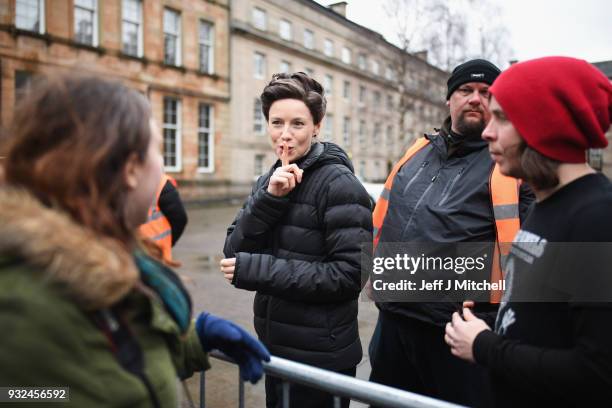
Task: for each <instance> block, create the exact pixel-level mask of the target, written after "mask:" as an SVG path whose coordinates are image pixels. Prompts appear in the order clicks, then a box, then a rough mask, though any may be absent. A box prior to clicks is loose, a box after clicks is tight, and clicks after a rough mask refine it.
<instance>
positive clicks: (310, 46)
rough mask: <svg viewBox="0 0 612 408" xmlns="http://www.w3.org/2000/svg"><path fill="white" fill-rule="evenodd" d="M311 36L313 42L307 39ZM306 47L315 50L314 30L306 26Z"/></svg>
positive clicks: (304, 43)
mask: <svg viewBox="0 0 612 408" xmlns="http://www.w3.org/2000/svg"><path fill="white" fill-rule="evenodd" d="M306 33H309V35H308V36H307V35H306ZM307 38H310V40H311V42H309V41H307V40H306V39H307ZM303 45H304V48H306V49H308V50H314V49H315V33H314V31H312V30H311V29H309V28H305V29H304V42H303Z"/></svg>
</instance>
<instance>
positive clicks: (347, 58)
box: [342, 47, 351, 64]
mask: <svg viewBox="0 0 612 408" xmlns="http://www.w3.org/2000/svg"><path fill="white" fill-rule="evenodd" d="M342 62H344V63H345V64H350V63H351V50H349V49H348V48H346V47H344V48H342Z"/></svg>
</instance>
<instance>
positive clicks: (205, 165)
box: [198, 103, 215, 173]
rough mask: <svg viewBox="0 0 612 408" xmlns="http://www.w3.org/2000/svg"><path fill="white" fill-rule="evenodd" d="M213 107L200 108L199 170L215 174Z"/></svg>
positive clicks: (203, 106) (204, 106)
mask: <svg viewBox="0 0 612 408" xmlns="http://www.w3.org/2000/svg"><path fill="white" fill-rule="evenodd" d="M213 114H214V111H213V107H212V106H210V105H206V104H204V103H201V104H200V105H199V107H198V170H200V171H202V172H207V173H208V172H213V171H214V170H215V161H214V157H215V156H214V149H215V141H214V137H213V135H214V131H213V116H214V115H213Z"/></svg>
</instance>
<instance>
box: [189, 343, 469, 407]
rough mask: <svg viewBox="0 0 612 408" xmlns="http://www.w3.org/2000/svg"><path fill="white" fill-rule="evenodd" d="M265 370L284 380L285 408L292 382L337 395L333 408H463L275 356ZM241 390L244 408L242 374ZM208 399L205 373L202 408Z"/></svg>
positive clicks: (216, 354) (240, 402)
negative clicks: (350, 406) (359, 405)
mask: <svg viewBox="0 0 612 408" xmlns="http://www.w3.org/2000/svg"><path fill="white" fill-rule="evenodd" d="M210 357H214V358H218V359H220V360H224V361H228V362H230V363H234V361H233V360H232V359H231V358H229V357H227V356H226V355H225V354H223V353H220V352H218V351H213V352H212V353H210ZM234 364H235V363H234ZM264 371H265V373H266V375H270V376H273V377H278V378H280V379H282V380H283V383H282V384H283V401H282V406H283V408H290V406H289V393H290V386H289V385H290V383H298V384H302V385H306V386H309V387H312V388H316V389H319V390H323V391H327V392H329V393H330V394H332V395H334V408H340V398H341V397H345V398H350V399H351V400H355V401H360V402H363V403H366V404H371V405H376V406H380V407H389V408H462V406H461V405H456V404H451V403H449V402H445V401H441V400H437V399H434V398H430V397H425V396H423V395H419V394H415V393H412V392H407V391H402V390H398V389H397V388H392V387H387V386H386V385H381V384H376V383H371V382H368V381H364V380H360V379H357V378H354V377H349V376H347V375H342V374H338V373H334V372H332V371H328V370H323V369H321V368H317V367H313V366H309V365H306V364H301V363H296V362H295V361H291V360H286V359H284V358H280V357H274V356H272V358H271V359H270V362H269V363H264ZM238 387H239V388H238V406H239V408H244V382H243V381H242V379H241V378H240V374H238ZM205 399H206V377H205V374H204V372H202V374H201V376H200V408H205V404H206V403H205Z"/></svg>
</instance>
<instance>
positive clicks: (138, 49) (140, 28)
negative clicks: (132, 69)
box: [121, 0, 144, 58]
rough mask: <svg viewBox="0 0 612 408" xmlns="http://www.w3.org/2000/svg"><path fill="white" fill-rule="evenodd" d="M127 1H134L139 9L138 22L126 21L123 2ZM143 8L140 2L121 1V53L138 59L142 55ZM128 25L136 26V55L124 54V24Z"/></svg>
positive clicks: (137, 0)
mask: <svg viewBox="0 0 612 408" xmlns="http://www.w3.org/2000/svg"><path fill="white" fill-rule="evenodd" d="M127 1H135V2H137V3H138V5H139V8H140V12H139V17H140V21H138V22H135V21H134V20H128V19H126V16H125V8H124V5H125V2H127ZM142 17H143V7H142V0H121V52H122V53H124V54H125V55H131V56H134V57H138V58H142V57H143V55H144V28H143V26H144V24H143V18H142ZM126 22H127V23H129V24H138V44H136V55H134V54H130V53H129V52H126V50H125V43H124V34H125V29H124V28H125V23H126Z"/></svg>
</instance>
